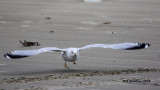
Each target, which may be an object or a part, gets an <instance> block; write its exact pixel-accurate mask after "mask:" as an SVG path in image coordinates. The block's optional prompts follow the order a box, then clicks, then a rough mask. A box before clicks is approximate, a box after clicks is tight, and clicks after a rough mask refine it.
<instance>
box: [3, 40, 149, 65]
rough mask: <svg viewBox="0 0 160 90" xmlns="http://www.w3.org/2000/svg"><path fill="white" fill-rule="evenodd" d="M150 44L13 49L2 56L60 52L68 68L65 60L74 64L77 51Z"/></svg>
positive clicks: (123, 48) (131, 48)
mask: <svg viewBox="0 0 160 90" xmlns="http://www.w3.org/2000/svg"><path fill="white" fill-rule="evenodd" d="M149 46H150V44H149V43H119V44H90V45H86V46H84V47H81V48H64V49H60V48H57V47H45V48H40V49H37V50H15V51H12V52H9V53H6V54H5V55H4V56H5V57H6V58H8V59H18V58H25V57H29V56H34V55H38V54H41V53H45V52H61V56H62V58H63V59H64V61H65V64H64V67H66V68H69V67H68V66H67V64H66V62H67V61H68V62H73V64H76V60H78V58H79V51H81V50H87V49H90V48H111V49H119V50H137V49H144V48H148V47H149Z"/></svg>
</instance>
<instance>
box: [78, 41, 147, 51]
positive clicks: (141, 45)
mask: <svg viewBox="0 0 160 90" xmlns="http://www.w3.org/2000/svg"><path fill="white" fill-rule="evenodd" d="M149 46H150V44H149V43H119V44H91V45H86V46H84V47H81V48H79V50H86V49H90V48H96V47H97V48H98V47H99V48H111V49H120V50H136V49H144V48H148V47H149Z"/></svg>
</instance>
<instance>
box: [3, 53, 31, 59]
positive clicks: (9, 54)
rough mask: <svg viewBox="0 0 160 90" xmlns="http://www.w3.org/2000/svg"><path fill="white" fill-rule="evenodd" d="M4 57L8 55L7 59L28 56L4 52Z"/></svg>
mask: <svg viewBox="0 0 160 90" xmlns="http://www.w3.org/2000/svg"><path fill="white" fill-rule="evenodd" d="M4 57H6V58H7V59H19V58H25V57H28V56H21V55H12V54H11V53H6V54H4Z"/></svg>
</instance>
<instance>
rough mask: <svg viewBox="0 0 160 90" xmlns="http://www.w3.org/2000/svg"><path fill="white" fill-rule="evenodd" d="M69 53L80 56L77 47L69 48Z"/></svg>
mask: <svg viewBox="0 0 160 90" xmlns="http://www.w3.org/2000/svg"><path fill="white" fill-rule="evenodd" d="M69 55H70V56H72V57H77V56H79V50H78V49H77V48H69Z"/></svg>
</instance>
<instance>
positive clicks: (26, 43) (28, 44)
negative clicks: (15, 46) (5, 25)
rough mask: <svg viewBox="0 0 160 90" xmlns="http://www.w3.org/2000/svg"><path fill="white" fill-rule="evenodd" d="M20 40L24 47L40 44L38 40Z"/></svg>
mask: <svg viewBox="0 0 160 90" xmlns="http://www.w3.org/2000/svg"><path fill="white" fill-rule="evenodd" d="M19 42H20V43H21V44H22V47H30V46H40V44H39V43H38V42H31V41H26V40H24V42H22V41H21V40H19Z"/></svg>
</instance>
